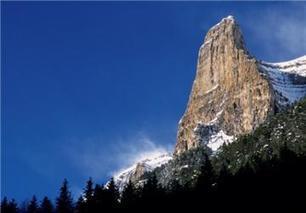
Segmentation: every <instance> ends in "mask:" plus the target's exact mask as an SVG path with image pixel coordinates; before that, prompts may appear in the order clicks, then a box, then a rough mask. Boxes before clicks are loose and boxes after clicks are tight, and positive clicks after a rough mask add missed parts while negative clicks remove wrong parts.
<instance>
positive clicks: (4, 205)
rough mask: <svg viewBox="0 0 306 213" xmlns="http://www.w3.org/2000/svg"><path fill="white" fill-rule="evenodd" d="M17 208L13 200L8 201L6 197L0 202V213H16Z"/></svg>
mask: <svg viewBox="0 0 306 213" xmlns="http://www.w3.org/2000/svg"><path fill="white" fill-rule="evenodd" d="M17 212H18V207H17V203H16V202H15V200H14V199H12V200H11V201H8V199H7V197H4V198H3V200H2V201H1V213H17Z"/></svg>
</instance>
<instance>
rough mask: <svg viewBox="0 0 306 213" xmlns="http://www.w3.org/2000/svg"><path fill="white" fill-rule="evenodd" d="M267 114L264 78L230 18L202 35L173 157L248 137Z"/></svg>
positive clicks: (270, 104) (267, 88) (269, 106)
mask: <svg viewBox="0 0 306 213" xmlns="http://www.w3.org/2000/svg"><path fill="white" fill-rule="evenodd" d="M271 112H273V92H272V91H271V89H270V85H269V82H268V79H266V77H265V76H264V75H262V73H261V72H259V69H258V67H257V63H256V60H255V59H254V58H252V57H251V56H250V55H249V54H248V51H247V50H246V47H245V44H244V39H243V36H242V33H241V30H240V28H239V25H238V23H237V22H236V21H235V19H234V18H233V17H232V16H228V17H227V18H224V19H222V20H221V22H220V23H218V24H217V25H215V26H213V27H212V28H211V29H210V30H209V31H208V33H207V35H206V37H205V40H204V43H203V44H202V45H201V47H200V50H199V55H198V64H197V72H196V77H195V80H194V83H193V86H192V91H191V94H190V96H189V101H188V105H187V109H186V111H185V113H184V115H183V117H182V119H181V120H180V123H179V127H178V134H177V144H176V147H175V154H180V153H182V152H184V151H185V150H188V149H191V148H194V147H198V146H199V145H201V144H205V145H207V146H209V147H210V148H212V149H213V150H216V149H218V147H219V146H220V145H222V144H223V143H226V142H231V141H232V140H233V139H234V137H235V136H237V135H240V134H245V133H249V132H251V131H252V130H254V128H256V127H257V126H258V125H259V124H260V123H262V122H263V121H264V120H265V119H266V117H267V116H268V114H269V113H271Z"/></svg>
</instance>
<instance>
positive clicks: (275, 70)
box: [259, 55, 306, 109]
mask: <svg viewBox="0 0 306 213" xmlns="http://www.w3.org/2000/svg"><path fill="white" fill-rule="evenodd" d="M259 69H260V70H261V71H262V72H263V73H265V74H266V75H267V76H268V78H269V81H270V83H271V85H272V87H273V90H274V93H275V99H276V106H277V107H278V108H280V109H282V108H284V107H287V106H288V105H290V104H292V103H294V102H295V101H298V100H299V99H301V98H302V97H305V96H306V55H305V56H302V57H300V58H297V59H294V60H291V61H287V62H280V63H268V62H264V61H259Z"/></svg>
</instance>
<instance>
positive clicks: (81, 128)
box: [1, 2, 306, 201]
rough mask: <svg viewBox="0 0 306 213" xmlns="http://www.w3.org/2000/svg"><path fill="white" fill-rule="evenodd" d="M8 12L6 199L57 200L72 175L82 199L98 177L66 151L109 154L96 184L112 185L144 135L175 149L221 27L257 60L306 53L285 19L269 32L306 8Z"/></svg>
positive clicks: (176, 6) (50, 7)
mask: <svg viewBox="0 0 306 213" xmlns="http://www.w3.org/2000/svg"><path fill="white" fill-rule="evenodd" d="M1 4H2V11H1V12H2V15H1V16H2V28H1V31H2V84H1V85H2V149H1V169H2V170H1V178H2V179H1V181H2V182H1V185H2V186H1V190H2V197H3V195H7V196H8V197H9V198H12V197H14V198H16V199H17V200H18V201H22V200H24V199H26V198H30V196H32V194H34V193H35V194H36V195H37V196H38V198H39V199H41V198H42V196H44V195H48V196H50V197H51V198H52V199H53V198H55V196H56V194H57V192H58V188H59V186H60V184H61V182H62V180H63V178H65V177H66V178H68V180H69V182H70V186H71V187H72V190H73V191H74V193H75V194H76V193H77V192H76V191H78V190H80V189H81V188H82V187H83V185H84V184H85V181H86V179H87V178H88V177H89V176H95V175H93V174H90V173H86V172H84V170H82V169H81V168H80V167H78V162H77V160H78V158H77V159H76V160H74V161H73V160H71V159H70V158H68V157H67V155H68V154H67V152H69V150H74V149H86V146H87V144H90V146H92V145H93V146H94V147H97V146H98V147H101V149H102V150H103V151H102V153H104V154H105V161H104V160H103V156H102V158H101V159H102V160H101V162H98V165H99V166H100V167H101V168H99V171H103V172H105V173H104V175H101V176H99V177H98V178H96V180H97V181H99V182H104V181H106V180H107V178H109V174H110V173H109V172H111V171H113V170H114V169H117V167H118V165H117V164H113V163H112V156H113V154H112V152H113V151H114V147H116V146H117V144H116V143H117V141H119V140H120V141H124V140H125V139H127V140H129V142H128V143H130V144H133V142H131V140H130V139H128V138H133V137H134V135H135V134H138V133H139V132H142V133H145V134H146V135H147V136H148V137H149V138H151V139H152V140H153V141H154V142H155V143H157V144H158V145H167V146H169V144H170V146H172V145H174V144H175V137H176V127H177V122H178V120H179V119H180V117H181V115H182V114H183V112H184V110H185V107H186V103H187V100H188V95H189V92H190V89H191V85H192V81H193V79H194V76H195V69H196V62H197V53H198V49H199V47H200V45H201V43H202V42H203V39H204V36H205V33H206V32H207V30H208V29H209V28H210V27H211V26H213V25H214V24H216V23H217V22H219V21H220V19H222V17H225V16H228V15H230V14H231V15H234V16H235V17H236V19H237V21H238V22H239V23H240V25H241V28H242V31H243V33H244V37H245V40H246V44H247V47H248V49H249V51H250V52H251V53H252V54H253V55H254V56H256V57H258V58H260V59H265V60H268V61H282V60H288V59H292V58H295V57H298V56H301V55H303V54H305V53H306V50H305V44H300V45H297V44H291V43H290V41H291V40H290V39H287V40H286V43H283V44H282V42H281V41H280V38H283V37H280V34H281V35H282V32H283V31H282V30H280V26H281V25H282V21H283V19H277V20H279V21H278V22H275V23H274V24H273V23H272V24H271V23H267V22H268V21H271V20H275V17H277V16H279V17H282V18H284V17H287V16H288V17H289V20H293V22H294V20H303V19H304V20H306V16H305V2H300V3H297V2H295V3H288V2H287V3H285V2H270V3H265V2H234V3H224V2H192V3H187V2H157V3H153V2H142V3H141V2H133V3H131V2H129V3H128V2H125V3H124V2H107V3H105V2H92V3H84V2H44V3H42V2H27V3H26V2H22V3H20V2H1ZM271 11H272V12H271ZM270 12H271V13H273V14H274V15H273V16H271V13H270ZM287 24H288V23H287ZM304 24H305V21H304ZM265 26H271V27H265ZM290 26H291V25H290ZM304 27H305V25H304ZM298 28H299V27H297V28H294V29H295V30H299V29H298ZM263 29H264V31H265V32H263ZM260 31H262V32H260ZM256 32H257V33H256ZM275 32H280V33H277V34H276V33H275ZM303 32H304V33H305V28H304V31H303V30H302V31H299V32H292V34H293V35H294V36H297V37H298V36H301V35H300V33H302V35H303ZM285 33H286V32H285ZM294 33H296V34H294ZM304 35H305V34H304ZM292 42H294V41H292ZM293 45H296V46H297V47H299V48H291V47H293ZM271 53H273V54H271ZM89 141H90V142H89ZM84 147H85V148H84ZM89 150H91V149H89ZM79 160H80V161H81V160H82V158H80V159H79ZM80 164H81V162H80ZM114 167H116V168H114Z"/></svg>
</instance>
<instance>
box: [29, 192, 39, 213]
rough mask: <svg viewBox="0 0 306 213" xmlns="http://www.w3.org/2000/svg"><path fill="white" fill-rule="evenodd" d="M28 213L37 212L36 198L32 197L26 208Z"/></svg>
mask: <svg viewBox="0 0 306 213" xmlns="http://www.w3.org/2000/svg"><path fill="white" fill-rule="evenodd" d="M27 212H28V213H37V212H38V204H37V199H36V196H35V195H33V197H32V199H31V201H30V203H29V205H28V208H27Z"/></svg>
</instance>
